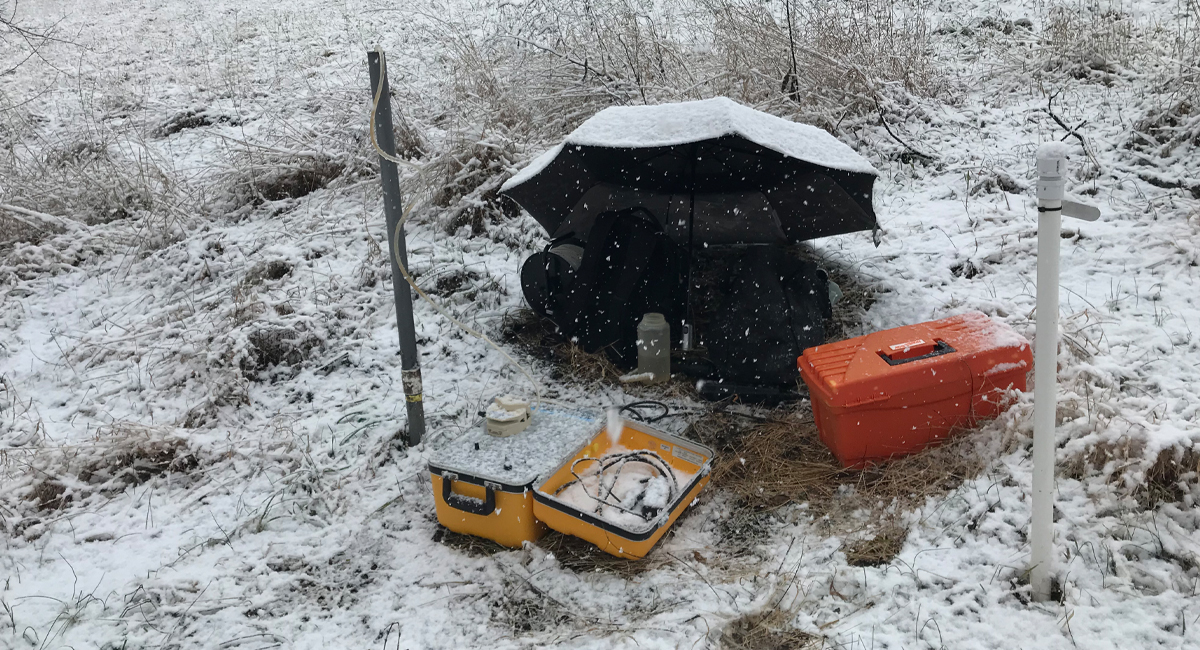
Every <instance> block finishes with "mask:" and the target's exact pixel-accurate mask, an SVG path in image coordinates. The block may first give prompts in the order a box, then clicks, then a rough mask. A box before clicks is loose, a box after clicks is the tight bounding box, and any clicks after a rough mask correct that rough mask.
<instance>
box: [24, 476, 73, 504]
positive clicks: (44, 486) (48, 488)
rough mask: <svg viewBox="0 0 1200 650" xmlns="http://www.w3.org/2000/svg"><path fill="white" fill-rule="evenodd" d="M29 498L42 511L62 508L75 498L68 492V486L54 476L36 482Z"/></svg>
mask: <svg viewBox="0 0 1200 650" xmlns="http://www.w3.org/2000/svg"><path fill="white" fill-rule="evenodd" d="M27 498H28V499H29V500H30V501H32V502H34V503H35V504H36V505H37V508H38V510H42V511H50V510H59V509H62V508H63V507H64V506H66V505H67V504H69V503H71V501H73V500H74V497H73V496H72V495H70V494H67V486H65V485H63V484H62V482H61V481H59V480H57V479H52V478H50V479H43V480H41V481H38V482H37V483H35V484H34V486H33V489H32V490H30V491H29V494H28V496H27Z"/></svg>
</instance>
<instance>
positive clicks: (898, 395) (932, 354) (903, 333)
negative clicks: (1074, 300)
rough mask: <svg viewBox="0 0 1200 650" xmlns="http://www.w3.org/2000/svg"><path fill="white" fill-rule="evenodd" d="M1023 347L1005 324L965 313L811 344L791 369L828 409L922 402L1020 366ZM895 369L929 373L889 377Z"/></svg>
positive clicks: (963, 389)
mask: <svg viewBox="0 0 1200 650" xmlns="http://www.w3.org/2000/svg"><path fill="white" fill-rule="evenodd" d="M1028 350H1029V342H1028V341H1026V340H1025V339H1024V337H1022V336H1021V335H1019V334H1017V333H1016V332H1014V331H1013V330H1012V329H1011V328H1010V327H1008V326H1007V325H1005V324H1004V323H1000V322H997V321H994V320H992V319H991V318H989V317H988V316H987V315H985V314H983V313H980V312H977V311H970V312H966V313H964V314H959V315H958V316H951V317H950V318H944V319H942V320H936V321H930V322H927V323H920V324H917V325H909V326H906V327H898V328H895V329H890V330H884V331H882V332H875V333H874V334H868V335H866V336H861V337H858V338H854V339H849V340H846V341H840V342H838V343H831V344H828V345H819V346H816V347H812V348H809V349H807V350H805V351H804V354H803V355H801V357H800V358H799V359H798V366H799V368H800V372H801V374H802V375H803V376H804V378H805V382H806V383H807V384H808V385H809V387H810V388H811V389H814V390H817V391H819V392H820V393H821V395H822V397H823V399H824V400H825V402H826V403H828V404H830V405H831V406H835V407H841V408H850V407H854V406H865V405H868V404H873V403H878V402H883V401H888V402H889V405H892V406H902V405H904V404H905V403H907V402H912V403H915V404H921V403H925V402H927V401H929V399H930V397H931V394H936V395H944V394H947V393H954V392H970V391H971V390H972V389H973V387H975V386H976V385H978V384H980V383H982V382H983V381H984V379H985V378H986V377H988V376H989V375H992V374H995V373H997V372H1001V371H1008V370H1012V369H1014V368H1016V367H1018V366H1020V367H1024V368H1026V369H1028V362H1027V361H1026V358H1027V357H1028V356H1029V352H1028ZM910 364H911V365H910ZM901 367H905V368H904V369H905V370H909V371H917V370H918V369H919V370H920V373H921V374H922V375H924V374H925V372H926V371H927V372H928V373H929V376H928V377H925V378H922V379H918V378H917V377H916V376H914V375H913V372H908V373H901V374H897V371H898V370H900V369H901ZM927 393H928V394H927Z"/></svg>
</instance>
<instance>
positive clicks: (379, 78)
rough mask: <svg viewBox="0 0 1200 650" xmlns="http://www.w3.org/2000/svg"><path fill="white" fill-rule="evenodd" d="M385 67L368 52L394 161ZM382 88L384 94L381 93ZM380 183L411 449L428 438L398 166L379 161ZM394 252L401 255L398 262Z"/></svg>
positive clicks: (384, 145)
mask: <svg viewBox="0 0 1200 650" xmlns="http://www.w3.org/2000/svg"><path fill="white" fill-rule="evenodd" d="M384 66H386V63H385V62H384V61H383V52H382V51H381V50H378V49H376V50H374V51H371V52H367V67H368V68H369V69H370V71H371V99H372V101H374V99H375V95H376V93H377V92H378V93H379V106H378V108H377V109H376V111H375V141H376V142H377V143H378V144H379V148H380V149H381V150H383V152H384V153H386V154H387V155H389V156H392V157H393V158H394V157H395V156H396V138H395V135H394V134H393V133H392V102H391V98H390V97H389V91H388V80H387V77H386V76H384V75H381V74H380V73H381V69H382V68H383V67H384ZM381 84H382V86H383V91H382V92H379V87H380V85H381ZM379 179H380V181H381V182H382V183H383V214H384V216H385V217H386V220H387V235H388V259H390V260H392V294H393V296H394V297H395V300H396V327H397V329H398V330H399V332H400V378H401V382H402V383H403V384H404V400H405V403H406V405H407V407H408V446H410V447H413V446H416V445H419V444H421V439H422V438H423V437H425V407H424V404H423V402H422V394H421V390H422V388H421V366H420V359H419V358H418V357H417V333H416V327H415V326H414V324H413V305H412V290H411V289H410V288H409V286H408V282H407V281H405V279H404V276H403V274H401V273H400V266H399V265H400V264H403V265H404V268H405V269H407V268H408V251H407V247H406V245H405V242H404V229H403V228H402V227H397V224H399V223H400V218H401V217H402V216H403V214H404V210H403V204H402V203H401V197H400V170H399V168H398V167H396V163H394V162H392V161H390V160H387V159H386V158H385V157H384V156H382V155H381V156H380V157H379ZM392 251H397V252H398V253H399V259H396V255H395V254H393V253H392Z"/></svg>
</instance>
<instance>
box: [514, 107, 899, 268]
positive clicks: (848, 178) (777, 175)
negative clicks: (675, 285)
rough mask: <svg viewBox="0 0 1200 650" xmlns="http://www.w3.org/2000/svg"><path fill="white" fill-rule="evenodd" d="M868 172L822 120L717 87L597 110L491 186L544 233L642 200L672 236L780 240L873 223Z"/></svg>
mask: <svg viewBox="0 0 1200 650" xmlns="http://www.w3.org/2000/svg"><path fill="white" fill-rule="evenodd" d="M876 176H878V172H877V171H875V169H874V168H873V167H872V166H871V164H870V163H868V162H867V161H866V160H865V159H864V158H863V157H862V156H859V155H858V154H857V153H855V152H854V150H853V149H851V148H850V147H848V146H846V145H845V144H843V143H841V142H839V141H838V140H837V139H836V138H834V137H833V136H831V135H829V134H828V133H826V132H825V131H822V130H821V129H818V128H816V127H812V126H808V125H805V124H797V123H795V122H790V121H788V120H785V119H782V118H779V117H775V116H773V115H768V114H766V113H763V112H761V111H757V110H754V109H752V108H748V107H745V106H742V105H741V104H738V103H737V102H734V101H733V100H730V99H727V98H724V97H718V98H715V99H707V100H703V101H695V102H681V103H677V104H661V105H657V106H618V107H612V108H607V109H604V110H603V111H600V112H599V113H597V114H596V115H594V116H592V117H591V118H590V119H588V120H587V121H586V122H584V123H583V124H581V125H580V126H579V128H577V129H575V131H573V132H572V133H571V134H570V135H569V136H567V138H566V140H565V141H564V142H563V143H562V144H560V145H558V146H556V147H554V148H553V149H551V150H549V151H547V152H545V153H544V154H542V155H541V156H539V157H538V158H537V159H535V160H534V161H533V162H532V163H530V164H529V165H528V166H527V167H525V168H524V169H522V170H521V171H520V172H519V173H518V174H516V175H515V176H513V177H512V178H510V179H509V180H508V182H506V183H505V184H504V186H503V187H502V188H501V192H502V193H503V194H505V195H507V196H509V197H510V198H512V199H514V200H515V201H517V202H518V203H520V204H521V206H522V207H524V208H525V209H526V210H528V211H529V213H530V214H532V215H533V217H534V218H535V219H537V221H538V223H540V224H541V225H542V226H543V227H544V228H545V229H546V231H547V232H548V233H550V235H551V237H554V238H557V237H562V236H564V235H567V234H570V233H576V234H579V235H581V236H584V237H585V238H586V233H587V232H588V231H589V230H590V228H591V224H592V222H593V221H594V220H595V217H596V215H598V214H600V213H601V212H604V211H606V210H620V209H623V208H627V207H633V206H642V207H645V208H647V209H648V210H649V211H650V212H651V213H652V214H654V215H655V216H656V217H657V218H658V219H659V221H660V223H661V225H662V226H663V229H664V231H665V232H666V233H667V234H668V235H669V236H670V237H671V238H672V239H674V240H675V241H677V242H680V243H687V244H689V245H690V244H691V243H693V242H697V243H711V244H736V243H785V242H798V241H802V240H806V239H813V238H816V237H824V236H827V235H837V234H841V233H847V232H854V231H858V230H867V229H872V228H875V227H876V221H875V212H874V209H873V208H872V205H871V191H872V187H873V185H874V182H875V178H876Z"/></svg>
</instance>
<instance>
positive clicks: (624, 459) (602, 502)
mask: <svg viewBox="0 0 1200 650" xmlns="http://www.w3.org/2000/svg"><path fill="white" fill-rule="evenodd" d="M583 462H595V463H598V464H599V467H597V469H596V471H595V473H594V474H589V475H588V476H596V477H598V479H599V480H598V483H597V486H596V494H594V495H593V494H592V493H590V492H588V491H587V488H586V487H585V486H584V485H583V478H584V477H582V476H580V475H579V474H577V473H576V472H575V466H576V465H578V464H579V463H583ZM629 463H638V464H642V465H649V466H650V468H651V469H653V470H654V471H655V472H657V473H658V474H659V475H660V476H663V477H665V478H666V479H667V480H668V481H669V484H668V490H667V503H668V504H670V503H671V502H673V501H674V500H675V497H676V496H678V494H679V481H678V480H676V478H675V473H674V472H673V471H671V466H670V465H668V464H667V461H666V460H664V459H663V457H662V456H659V455H658V454H657V453H655V452H653V451H649V450H645V449H639V450H636V451H628V452H621V453H615V454H607V455H604V456H601V457H600V458H590V457H587V458H577V459H576V460H575V462H573V463H571V475H572V476H574V477H575V479H574V480H571V481H567V482H566V483H563V484H562V485H560V486H558V489H556V490H555V491H554V496H558V495H559V494H561V493H562V492H563V491H564V490H566V489H567V488H569V487H571V486H572V485H574V484H576V483H579V485H580V487H581V488H583V493H584V494H586V495H587V496H588V497H589V498H591V499H592V500H593V501H596V513H597V514H600V512H601V511H602V510H603V509H604V506H609V507H610V508H616V509H617V510H620V511H622V512H626V513H629V514H631V515H634V516H637V517H641V518H642V519H645V520H646V521H650V520H651V519H653V518H654V517H657V516H658V514H659V513H660V512H661V510H660V509H656V508H642V511H641V512H638V511H635V510H631V509H629V508H626V507H625V506H623V505H621V504H620V503H613V502H612V501H610V500H609V499H610V498H613V497H615V495H614V494H613V489H614V488H615V487H616V485H617V480H618V479H619V478H620V475H621V471H622V470H623V469H625V466H626V465H627V464H629ZM609 470H614V471H613V472H612V473H611V474H609ZM606 474H609V475H610V476H612V482H611V483H609V486H608V492H607V494H604V495H603V496H601V492H602V491H603V490H604V479H605V475H606ZM646 482H648V481H646ZM644 483H645V482H644ZM645 496H646V494H645V490H643V491H642V494H640V495H638V498H637V499H636V500H635V504H638V503H641V502H642V501H643V500H644V499H645ZM648 510H649V511H648Z"/></svg>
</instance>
